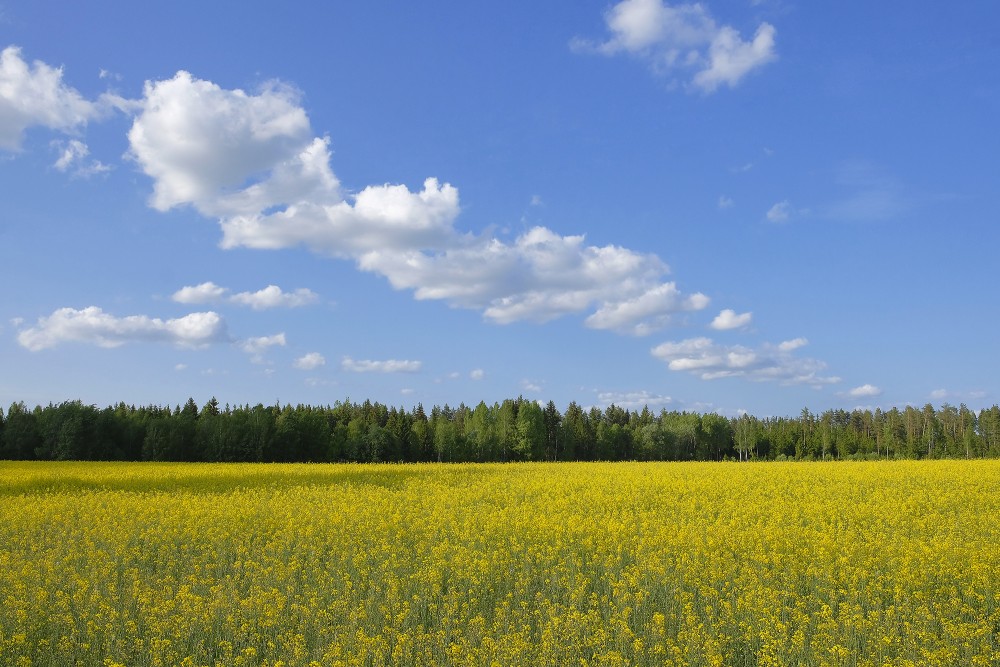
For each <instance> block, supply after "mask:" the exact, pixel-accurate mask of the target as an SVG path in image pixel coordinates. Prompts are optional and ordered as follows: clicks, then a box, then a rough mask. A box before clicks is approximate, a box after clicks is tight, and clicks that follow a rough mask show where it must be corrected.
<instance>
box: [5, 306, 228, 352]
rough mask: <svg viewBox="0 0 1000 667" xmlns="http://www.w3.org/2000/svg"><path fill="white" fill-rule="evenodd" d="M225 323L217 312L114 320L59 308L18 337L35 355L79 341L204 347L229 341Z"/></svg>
mask: <svg viewBox="0 0 1000 667" xmlns="http://www.w3.org/2000/svg"><path fill="white" fill-rule="evenodd" d="M228 339H229V337H228V335H227V333H226V323H225V321H224V320H223V319H222V317H221V316H219V314H218V313H214V312H211V311H210V312H205V313H191V314H189V315H185V316H184V317H179V318H175V319H170V320H161V319H159V318H150V317H147V316H146V315H129V316H127V317H115V316H113V315H110V314H108V313H105V312H104V311H103V310H101V309H100V308H98V307H96V306H90V307H88V308H84V309H82V310H75V309H73V308H60V309H59V310H56V311H55V312H54V313H52V314H51V315H49V316H48V317H40V318H38V323H37V324H36V325H35V326H34V327H31V328H29V329H25V330H23V331H21V332H20V333H19V334H18V337H17V340H18V342H19V343H20V344H21V345H22V346H23V347H26V348H27V349H29V350H31V351H33V352H35V351H38V350H44V349H46V348H50V347H55V346H57V345H60V344H62V343H69V342H80V343H90V344H93V345H98V346H100V347H118V346H120V345H123V344H125V343H130V342H164V343H173V344H175V345H180V346H184V347H201V346H203V345H207V344H209V343H217V342H222V341H226V340H228Z"/></svg>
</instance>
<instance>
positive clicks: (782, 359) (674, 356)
mask: <svg viewBox="0 0 1000 667" xmlns="http://www.w3.org/2000/svg"><path fill="white" fill-rule="evenodd" d="M804 344H805V339H796V340H795V341H785V342H784V343H779V344H778V345H771V344H764V345H761V346H759V347H757V348H750V347H745V346H743V345H722V344H719V343H716V342H714V341H713V340H711V339H710V338H689V339H687V340H682V341H677V342H666V343H662V344H660V345H657V346H656V347H654V348H653V349H652V350H651V352H652V354H653V356H654V357H656V358H657V359H660V360H661V361H665V362H666V363H667V367H668V368H669V369H670V370H672V371H684V372H688V373H692V374H694V375H697V376H698V377H700V378H702V379H703V380H714V379H718V378H724V377H743V378H746V379H749V380H754V381H762V382H763V381H778V382H780V383H782V384H801V385H808V386H812V387H817V388H818V387H821V386H823V385H827V384H834V383H837V382H840V378H837V377H826V376H822V375H820V373H821V372H822V371H823V370H825V368H826V364H825V363H823V362H822V361H819V360H817V359H810V358H799V357H796V356H794V355H793V354H792V352H793V351H794V350H795V349H797V348H799V347H801V346H802V345H804Z"/></svg>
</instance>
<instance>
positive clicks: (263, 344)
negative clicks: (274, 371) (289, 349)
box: [239, 333, 285, 364]
mask: <svg viewBox="0 0 1000 667" xmlns="http://www.w3.org/2000/svg"><path fill="white" fill-rule="evenodd" d="M275 346H279V347H284V346H285V334H284V333H278V334H274V335H273V336H257V337H256V338H247V339H246V340H243V341H240V342H239V348H240V349H241V350H243V351H244V352H246V353H247V354H249V355H250V361H252V362H253V363H255V364H262V363H264V353H265V352H267V350H268V349H269V348H272V347H275Z"/></svg>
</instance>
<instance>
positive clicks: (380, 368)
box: [340, 357, 423, 373]
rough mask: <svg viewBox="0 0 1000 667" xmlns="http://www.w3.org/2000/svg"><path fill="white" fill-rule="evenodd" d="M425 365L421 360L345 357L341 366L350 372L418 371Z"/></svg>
mask: <svg viewBox="0 0 1000 667" xmlns="http://www.w3.org/2000/svg"><path fill="white" fill-rule="evenodd" d="M422 366H423V362H420V361H407V360H400V359H386V360H383V361H373V360H371V359H359V360H355V359H351V358H350V357H344V358H343V359H342V360H341V362H340V368H341V369H342V370H345V371H348V372H350V373H416V372H417V371H419V370H420V368H421V367H422Z"/></svg>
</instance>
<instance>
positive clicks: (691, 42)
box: [570, 0, 777, 93]
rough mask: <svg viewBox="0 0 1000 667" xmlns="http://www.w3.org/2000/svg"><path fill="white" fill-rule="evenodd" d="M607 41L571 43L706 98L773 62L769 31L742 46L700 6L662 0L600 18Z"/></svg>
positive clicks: (764, 28) (634, 1)
mask: <svg viewBox="0 0 1000 667" xmlns="http://www.w3.org/2000/svg"><path fill="white" fill-rule="evenodd" d="M604 21H605V24H606V26H607V29H608V32H609V33H610V35H609V37H608V38H607V39H606V40H605V41H602V42H592V41H588V40H584V39H575V40H573V42H571V44H570V46H571V47H572V48H573V49H574V50H576V51H590V52H595V53H599V54H602V55H606V56H613V55H617V54H619V53H627V54H629V55H632V56H634V57H636V58H639V59H641V60H644V61H645V62H647V63H648V64H649V65H650V67H651V68H652V69H653V70H654V71H655V72H657V73H658V74H663V75H669V76H671V77H673V76H684V77H685V78H688V85H691V86H693V87H695V88H697V89H700V90H701V91H703V92H706V93H711V92H713V91H715V90H716V89H717V88H718V87H719V86H721V85H727V86H729V87H734V86H736V85H737V84H738V83H739V82H740V81H741V80H742V79H743V78H744V77H745V76H746V75H747V74H749V73H750V72H751V71H753V70H755V69H758V68H760V67H762V66H764V65H766V64H767V63H769V62H772V61H773V60H775V59H776V58H777V53H776V51H775V42H774V40H775V34H776V30H775V28H774V26H772V25H771V24H769V23H761V24H760V25H759V26H758V27H757V31H756V32H755V34H754V37H753V39H751V40H750V41H744V40H743V38H742V37H741V36H740V34H739V32H738V31H737V30H736V29H735V28H733V27H731V26H728V25H722V26H720V25H718V24H717V23H716V22H715V19H714V18H712V16H711V14H709V12H708V10H707V9H706V8H705V7H704V6H703V5H701V4H697V3H696V4H677V5H670V4H667V3H665V2H663V0H622V1H621V2H619V3H617V4H616V5H614V6H613V7H612V8H611V9H610V10H608V12H607V13H606V14H605V16H604Z"/></svg>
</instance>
